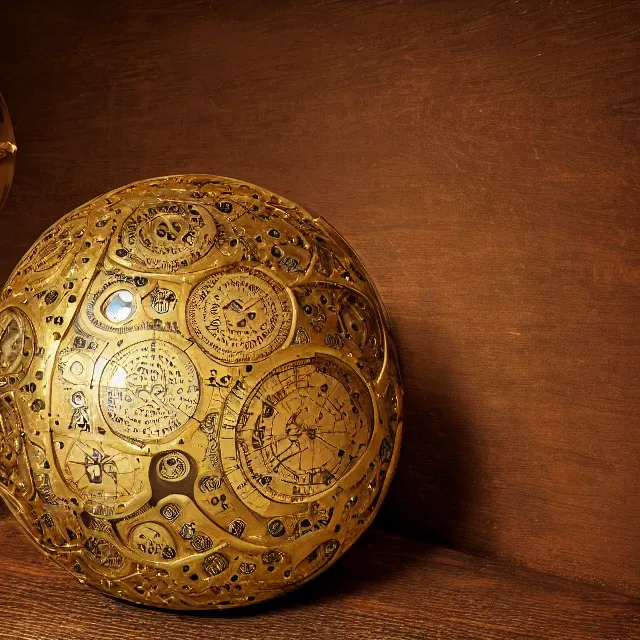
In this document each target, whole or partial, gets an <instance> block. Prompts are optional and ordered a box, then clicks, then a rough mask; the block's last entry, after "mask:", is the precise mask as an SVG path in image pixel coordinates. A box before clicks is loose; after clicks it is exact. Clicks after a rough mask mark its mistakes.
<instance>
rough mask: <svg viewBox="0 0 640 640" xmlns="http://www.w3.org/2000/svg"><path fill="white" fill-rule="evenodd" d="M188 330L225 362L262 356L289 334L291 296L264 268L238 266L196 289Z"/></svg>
mask: <svg viewBox="0 0 640 640" xmlns="http://www.w3.org/2000/svg"><path fill="white" fill-rule="evenodd" d="M187 320H188V323H189V331H190V332H191V335H192V336H193V338H194V340H195V341H196V342H197V343H198V345H199V346H200V347H201V348H202V349H203V350H204V351H206V352H207V353H208V354H209V355H210V356H211V357H212V358H214V359H216V360H218V361H220V362H224V363H226V364H238V363H241V362H256V361H259V360H263V359H265V358H266V357H268V356H269V355H270V354H271V353H273V352H274V351H275V350H276V349H278V348H279V347H281V346H282V345H283V344H284V343H285V341H286V340H287V338H288V336H289V331H290V330H291V322H292V311H291V301H290V298H289V295H288V294H287V291H286V289H285V288H284V287H283V286H282V285H281V284H279V283H278V282H276V281H275V280H274V279H273V278H271V277H270V276H268V275H267V274H266V273H264V272H263V271H260V270H258V269H251V268H247V267H239V266H237V267H233V268H231V269H225V270H224V271H221V272H218V273H215V274H213V275H211V276H210V277H209V278H207V279H206V280H203V281H202V282H201V283H200V284H198V286H196V287H195V288H194V290H193V291H192V292H191V295H190V296H189V301H188V303H187Z"/></svg>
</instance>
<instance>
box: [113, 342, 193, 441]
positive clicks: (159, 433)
mask: <svg viewBox="0 0 640 640" xmlns="http://www.w3.org/2000/svg"><path fill="white" fill-rule="evenodd" d="M199 396H200V388H199V382H198V374H197V372H196V368H195V366H194V364H193V362H191V360H190V358H189V357H188V356H187V354H186V353H184V352H183V351H181V350H180V349H179V348H178V347H176V346H174V345H173V344H170V343H168V342H162V341H159V340H146V341H143V342H139V343H137V344H133V345H130V346H128V347H126V348H124V349H123V350H122V351H120V352H119V353H116V355H115V356H113V358H112V359H111V360H110V361H109V362H108V364H107V365H106V367H105V369H104V371H103V373H102V377H101V379H100V408H101V409H102V413H103V414H104V417H105V419H106V421H107V423H108V425H109V426H110V427H111V429H112V430H113V431H114V432H115V433H116V434H118V435H120V436H123V437H125V438H129V439H133V440H143V441H148V440H155V439H161V438H164V437H166V436H168V435H170V434H172V433H174V432H175V431H176V430H177V429H179V428H180V427H182V426H183V425H184V424H186V423H187V421H188V420H189V419H190V418H191V416H192V415H193V413H194V411H195V409H196V406H197V405H198V399H199Z"/></svg>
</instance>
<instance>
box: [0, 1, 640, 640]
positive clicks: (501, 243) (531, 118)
mask: <svg viewBox="0 0 640 640" xmlns="http://www.w3.org/2000/svg"><path fill="white" fill-rule="evenodd" d="M2 20H3V39H2V41H1V42H0V60H2V61H3V62H2V69H1V72H2V85H1V87H0V89H1V90H2V92H3V93H4V95H5V98H6V100H7V102H8V105H9V108H10V110H11V113H12V117H13V120H14V126H15V129H16V137H17V140H18V144H19V146H20V152H19V153H20V155H19V160H18V164H17V170H16V179H15V183H14V188H13V190H12V192H11V194H10V196H9V201H8V203H7V206H6V208H5V210H4V211H3V213H2V214H1V215H2V220H3V226H2V238H1V246H2V252H1V254H0V274H1V275H4V276H7V275H8V274H9V272H10V270H11V268H12V267H13V265H14V264H15V262H16V261H17V260H18V258H19V257H20V255H21V254H22V253H23V252H24V251H25V250H26V249H27V247H28V246H29V245H30V244H31V243H32V242H33V240H34V239H35V237H36V236H37V234H38V233H39V232H41V231H42V230H43V229H44V228H45V227H46V226H47V225H49V224H50V223H51V222H53V221H54V220H55V219H56V218H57V217H58V216H60V215H61V214H63V213H65V212H66V211H68V210H70V209H71V208H73V207H75V206H77V205H79V204H81V203H82V202H84V201H86V200H88V199H89V198H91V197H93V196H95V195H96V194H98V193H101V192H103V191H106V190H107V189H110V188H113V187H116V186H118V185H121V184H125V183H127V182H129V181H132V180H135V179H140V178H144V177H149V176H154V175H162V174H167V173H176V172H192V171H206V172H213V173H220V174H223V175H224V174H226V175H231V176H237V177H240V178H244V179H246V180H250V181H252V182H255V183H258V184H261V185H264V186H266V187H268V188H271V189H273V190H274V191H276V192H280V193H282V194H283V195H285V196H288V197H290V198H292V199H293V200H296V201H299V202H300V203H301V204H303V205H304V206H306V207H308V208H309V209H310V210H311V211H313V212H315V213H319V214H322V215H324V216H325V217H326V218H327V219H328V220H329V221H330V222H331V223H332V224H334V225H335V226H336V227H337V228H338V229H339V230H340V231H341V232H342V233H343V234H344V235H345V236H346V237H347V238H348V239H349V240H350V241H351V243H352V244H353V245H354V247H355V248H356V250H357V251H358V252H359V253H360V255H361V256H362V258H363V260H364V262H365V264H366V265H367V266H368V267H369V269H370V272H371V275H372V276H373V278H374V280H375V281H376V282H377V283H378V284H379V288H380V290H381V293H382V296H383V298H384V299H385V300H386V303H387V306H388V310H389V312H390V315H391V316H392V318H393V322H394V333H395V338H396V341H397V344H398V347H399V351H400V356H401V361H402V365H403V370H404V377H405V384H406V396H407V397H406V400H407V402H406V404H407V419H406V431H405V446H404V454H403V456H402V458H401V461H400V468H399V472H398V476H397V478H396V481H395V484H394V487H393V488H392V491H391V494H390V495H389V499H388V501H387V504H386V506H385V509H384V511H383V513H382V514H381V518H380V519H379V524H380V525H381V526H383V527H385V528H387V529H389V530H392V531H399V532H403V533H409V534H412V535H415V536H422V537H425V538H427V539H430V540H434V541H437V542H441V543H445V544H447V545H451V546H454V547H457V548H459V549H462V550H467V551H471V552H474V553H480V554H487V555H493V556H497V557H500V558H502V559H505V560H509V561H512V562H515V563H519V564H522V565H525V566H529V567H534V568H537V569H541V570H543V571H546V572H550V573H555V574H558V575H562V576H567V577H571V578H579V579H582V580H587V581H591V582H594V583H598V584H602V585H606V586H607V587H609V588H611V589H616V590H618V591H621V592H626V593H630V594H636V595H640V474H639V473H638V460H640V389H639V386H640V382H639V380H640V350H639V346H640V338H639V336H638V331H637V326H638V309H639V300H638V284H639V281H640V262H639V254H638V240H639V237H640V233H639V232H640V229H639V226H640V225H639V218H638V205H639V202H638V193H639V190H638V181H637V176H638V158H639V155H638V131H637V125H638V114H639V113H640V106H639V105H640V93H639V90H638V87H639V86H640V73H639V69H640V54H639V52H640V46H639V44H640V40H639V33H640V30H639V27H640V5H639V4H638V3H634V2H609V1H606V0H602V1H597V0H584V1H582V2H573V1H571V2H567V1H556V2H550V1H549V0H545V1H541V0H521V1H519V2H516V1H510V2H496V1H490V0H484V1H482V2H469V1H462V0H452V1H449V2H424V1H419V0H407V1H405V2H385V1H382V0H375V1H374V0H372V1H368V2H357V1H355V2H347V1H344V2H341V1H327V2H315V1H310V0H306V1H300V0H296V1H293V0H290V1H284V0H283V1H280V2H258V1H257V0H241V1H237V2H199V1H196V0H193V1H187V0H183V1H178V0H172V1H153V2H141V1H140V2H112V3H109V6H108V7H106V6H104V5H102V4H101V5H97V4H96V5H93V4H90V3H89V4H88V3H81V2H56V3H44V2H42V3H37V2H21V3H10V4H8V5H7V6H6V7H3V13H2ZM360 604H361V605H362V606H364V605H363V604H362V602H360ZM443 637H444V636H443Z"/></svg>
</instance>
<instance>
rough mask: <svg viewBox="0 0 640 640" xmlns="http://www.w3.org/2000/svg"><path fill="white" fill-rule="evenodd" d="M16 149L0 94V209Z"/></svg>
mask: <svg viewBox="0 0 640 640" xmlns="http://www.w3.org/2000/svg"><path fill="white" fill-rule="evenodd" d="M17 150H18V147H16V145H15V138H14V136H13V127H12V125H11V118H10V117H9V111H8V109H7V105H6V104H5V102H4V100H3V98H2V95H0V209H2V205H3V204H4V202H5V200H6V199H7V195H8V194H9V188H10V187H11V182H12V181H13V169H14V166H15V161H16V151H17Z"/></svg>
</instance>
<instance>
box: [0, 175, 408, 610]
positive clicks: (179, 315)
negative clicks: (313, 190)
mask: <svg viewBox="0 0 640 640" xmlns="http://www.w3.org/2000/svg"><path fill="white" fill-rule="evenodd" d="M401 432H402V391H401V386H400V377H399V372H398V366H397V363H396V358H395V351H394V348H393V344H392V342H391V338H390V335H389V328H388V324H387V320H386V316H385V313H384V311H383V308H382V303H381V301H380V297H379V295H378V293H377V291H376V288H375V286H374V284H373V283H372V282H371V279H370V278H369V276H368V274H367V272H366V269H365V267H364V266H363V264H362V262H361V261H360V260H359V259H358V257H357V256H356V255H355V253H354V252H353V250H352V249H351V248H350V247H349V245H348V244H347V243H346V241H345V240H344V239H343V238H342V237H341V236H340V235H339V234H338V233H337V232H336V231H335V230H334V229H333V228H332V227H331V226H330V225H329V224H328V223H327V222H326V221H325V220H323V219H322V218H314V217H312V216H310V215H309V214H308V213H307V212H306V211H305V210H304V209H302V208H301V207H299V206H298V205H296V204H295V203H293V202H291V201H289V200H286V199H285V198H282V197H280V196H277V195H275V194H274V193H272V192H270V191H268V190H266V189H263V188H260V187H257V186H255V185H252V184H249V183H246V182H242V181H239V180H234V179H230V178H222V177H217V176H210V175H182V176H168V177H163V178H155V179H152V180H145V181H143V182H139V183H134V184H131V185H127V186H125V187H122V188H120V189H115V190H114V191H111V192H109V193H107V194H105V195H103V196H100V197H98V198H95V199H93V200H91V201H90V202H89V203H87V204H84V205H82V206H80V207H78V208H77V209H75V210H74V211H72V212H71V213H69V214H68V215H66V216H65V217H63V218H62V219H61V220H59V221H58V222H56V223H55V224H54V225H53V226H52V227H51V228H49V229H48V230H46V231H45V232H44V233H43V234H42V236H41V237H40V238H39V239H38V240H37V241H36V242H35V243H34V245H33V247H32V248H31V249H30V250H29V251H28V252H27V253H26V255H25V257H24V258H23V259H22V261H21V262H20V263H19V264H18V266H17V267H16V269H15V270H14V271H13V273H12V274H11V276H10V277H9V280H8V282H7V283H6V285H5V287H4V289H3V291H2V294H1V296H0V495H2V497H3V498H4V499H5V501H6V502H7V504H8V505H9V507H10V509H11V510H12V512H13V513H14V515H15V516H16V517H17V519H18V521H19V522H20V524H21V525H22V527H23V528H24V530H25V532H26V533H27V535H28V536H29V537H30V538H31V539H32V540H33V541H34V542H36V544H38V545H40V547H41V548H42V550H43V551H44V553H46V554H47V555H49V556H50V557H51V558H52V559H54V560H55V561H56V562H57V563H58V564H60V565H62V566H63V567H65V568H67V569H68V570H69V571H70V572H71V574H72V575H74V576H75V577H76V578H78V579H79V580H80V581H81V582H83V583H86V584H89V585H92V586H94V587H96V588H97V589H100V590H102V591H104V592H105V593H107V594H109V595H112V596H115V597H118V598H122V599H125V600H129V601H132V602H137V603H142V604H147V605H152V606H157V607H165V608H172V609H216V608H225V607H234V606H241V605H246V604H250V603H254V602H259V601H262V600H266V599H268V598H272V597H274V596H276V595H279V594H282V593H286V592H287V591H289V590H291V589H293V588H295V587H296V586H298V585H300V584H302V583H304V582H305V581H307V580H309V579H311V578H312V577H313V576H315V575H317V574H318V573H319V572H321V571H323V570H325V569H326V568H327V567H329V566H330V565H331V564H332V563H333V562H334V561H335V560H336V558H338V557H339V556H340V555H342V553H344V552H345V551H346V550H347V549H348V548H349V547H350V546H351V545H352V544H353V543H354V542H355V541H356V539H357V538H358V537H359V536H360V535H361V534H362V532H363V531H364V530H365V529H366V528H367V526H368V525H369V524H370V523H371V521H372V519H373V518H374V516H375V514H376V512H377V510H378V508H379V507H380V504H381V502H382V499H383V498H384V495H385V493H386V491H387V489H388V486H389V483H390V481H391V477H392V475H393V472H394V469H395V466H396V462H397V458H398V452H399V444H400V438H401ZM70 549H72V550H73V551H72V552H70Z"/></svg>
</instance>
